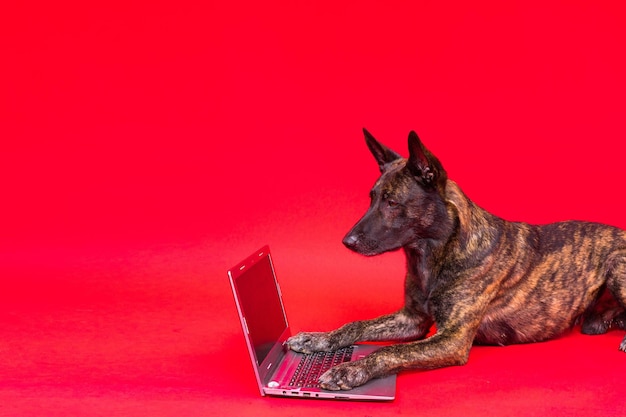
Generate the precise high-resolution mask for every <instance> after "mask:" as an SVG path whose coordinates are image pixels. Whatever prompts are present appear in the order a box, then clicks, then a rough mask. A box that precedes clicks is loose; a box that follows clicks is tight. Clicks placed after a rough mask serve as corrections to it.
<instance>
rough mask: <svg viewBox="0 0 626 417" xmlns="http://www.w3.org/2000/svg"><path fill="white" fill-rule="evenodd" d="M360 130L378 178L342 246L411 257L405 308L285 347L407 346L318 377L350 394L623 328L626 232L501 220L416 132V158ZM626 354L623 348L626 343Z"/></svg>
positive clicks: (412, 139) (412, 143)
mask: <svg viewBox="0 0 626 417" xmlns="http://www.w3.org/2000/svg"><path fill="white" fill-rule="evenodd" d="M363 132H364V134H365V140H366V143H367V146H368V147H369V149H370V151H371V153H372V154H373V155H374V158H375V159H376V161H377V162H378V166H379V168H380V171H381V176H380V178H379V179H378V181H377V182H376V184H375V185H374V187H373V188H372V190H371V191H370V197H371V205H370V207H369V209H368V210H367V212H366V213H365V215H364V216H363V217H362V218H361V219H360V220H359V221H358V222H357V223H356V225H355V226H354V227H353V228H352V229H351V230H350V231H349V232H348V234H347V235H346V236H345V238H344V239H343V243H344V245H345V246H347V247H348V248H349V249H351V250H353V251H355V252H357V253H359V254H362V255H365V256H374V255H379V254H382V253H384V252H389V251H395V250H399V249H402V250H403V251H404V253H405V255H406V261H407V262H406V264H407V273H406V277H405V304H404V307H403V308H402V309H400V310H399V311H397V312H395V313H393V314H389V315H386V316H382V317H379V318H377V319H373V320H366V321H356V322H353V323H348V324H346V325H344V326H343V327H341V328H339V329H337V330H334V331H331V332H327V333H320V332H313V333H309V332H303V333H299V334H297V335H295V336H293V337H291V338H290V339H288V340H287V345H288V347H289V348H290V349H292V350H294V351H297V352H302V353H312V352H318V351H332V350H336V349H339V348H342V347H345V346H349V345H351V344H353V343H357V342H364V341H399V342H403V343H398V344H394V345H389V346H385V347H383V348H381V349H380V350H378V351H376V352H375V353H373V354H371V355H369V356H367V357H365V358H363V359H361V360H358V361H356V362H350V363H344V364H341V365H338V366H336V367H334V368H331V369H330V370H328V371H327V372H326V373H324V374H323V375H322V376H321V377H320V379H319V382H320V386H321V387H322V388H324V389H327V390H349V389H352V388H354V387H357V386H360V385H362V384H364V383H366V382H367V381H368V380H370V379H372V378H378V377H383V376H386V375H390V374H393V373H397V372H399V371H401V370H405V369H416V368H421V369H434V368H440V367H444V366H452V365H463V364H465V363H466V362H467V360H468V357H469V352H470V348H471V347H472V345H473V344H487V345H502V346H503V345H509V344H514V343H529V342H539V341H544V340H547V339H551V338H555V337H557V336H559V335H561V334H563V333H564V332H566V331H568V330H570V329H571V328H573V327H574V326H575V325H577V324H581V325H582V326H581V330H582V332H583V333H586V334H602V333H605V332H607V331H608V330H609V329H613V328H615V329H622V330H626V312H625V310H626V309H625V307H626V232H625V231H623V230H621V229H618V228H616V227H612V226H607V225H603V224H598V223H590V222H579V221H568V222H561V223H553V224H548V225H541V226H536V225H530V224H526V223H517V222H509V221H505V220H503V219H501V218H499V217H496V216H495V215H493V214H490V213H489V212H487V211H485V210H483V209H482V208H480V207H479V206H477V205H476V204H474V203H473V202H472V201H471V200H470V199H469V198H468V197H467V196H466V195H465V194H464V193H463V192H462V191H461V189H460V188H459V187H458V185H457V184H456V183H455V182H453V181H451V180H449V179H448V176H447V173H446V171H445V170H444V168H443V166H442V165H441V163H440V162H439V160H438V159H437V158H436V157H435V156H434V155H433V154H432V153H431V152H430V151H429V150H428V149H426V147H425V146H424V144H423V143H422V141H421V140H420V139H419V137H418V136H417V134H416V133H415V132H413V131H412V132H411V133H410V134H409V138H408V148H409V157H408V159H404V158H403V157H401V156H400V155H399V154H398V153H396V152H395V151H393V150H391V149H389V148H387V147H386V146H385V145H383V144H381V143H380V142H378V141H377V140H376V139H375V138H374V137H373V136H372V135H371V134H370V133H369V132H368V131H367V130H365V129H363ZM433 325H434V326H435V329H436V331H435V332H434V334H432V335H431V336H429V337H426V336H427V335H428V334H429V331H430V329H431V327H432V326H433ZM619 349H620V350H621V351H624V352H626V337H624V340H623V341H622V342H621V344H620V346H619Z"/></svg>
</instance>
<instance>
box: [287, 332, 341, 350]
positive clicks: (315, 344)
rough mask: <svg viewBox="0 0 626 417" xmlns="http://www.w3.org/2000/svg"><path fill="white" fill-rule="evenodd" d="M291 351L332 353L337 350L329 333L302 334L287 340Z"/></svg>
mask: <svg viewBox="0 0 626 417" xmlns="http://www.w3.org/2000/svg"><path fill="white" fill-rule="evenodd" d="M287 346H288V347H289V349H291V350H294V351H296V352H300V353H315V352H330V351H332V350H335V349H334V348H333V346H332V344H331V340H330V335H329V333H323V332H302V333H298V334H297V335H295V336H292V337H290V338H289V339H287Z"/></svg>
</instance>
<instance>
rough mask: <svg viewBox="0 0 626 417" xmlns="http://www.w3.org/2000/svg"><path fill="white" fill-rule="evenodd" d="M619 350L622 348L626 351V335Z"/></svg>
mask: <svg viewBox="0 0 626 417" xmlns="http://www.w3.org/2000/svg"><path fill="white" fill-rule="evenodd" d="M619 350H621V351H622V352H626V336H625V337H624V339H623V340H622V343H620V345H619Z"/></svg>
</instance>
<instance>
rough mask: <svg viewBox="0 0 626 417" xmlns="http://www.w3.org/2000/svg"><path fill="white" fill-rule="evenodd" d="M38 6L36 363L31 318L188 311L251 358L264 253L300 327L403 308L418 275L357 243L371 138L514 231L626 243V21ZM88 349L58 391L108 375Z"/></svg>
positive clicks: (25, 300)
mask: <svg viewBox="0 0 626 417" xmlns="http://www.w3.org/2000/svg"><path fill="white" fill-rule="evenodd" d="M18 3H19V4H11V5H10V6H7V5H3V6H1V7H0V8H1V12H0V39H1V41H0V53H1V55H2V57H3V59H2V60H3V64H2V69H1V70H0V71H1V72H2V77H1V78H0V106H1V107H0V131H1V133H0V135H1V136H2V139H1V140H0V176H1V177H2V178H3V180H2V181H1V182H0V192H1V195H2V201H3V204H2V216H0V273H1V274H2V275H1V278H0V279H1V280H2V284H1V285H2V289H1V290H2V293H1V294H0V297H1V298H2V299H3V300H4V302H5V303H8V304H5V305H9V306H10V307H6V309H7V312H5V313H6V314H5V316H4V317H8V318H5V322H6V323H5V324H6V326H5V330H4V331H5V338H6V340H11V338H15V337H17V338H18V340H19V341H20V342H19V343H21V344H22V345H23V346H31V345H30V344H29V343H30V342H29V341H30V334H31V332H30V330H28V329H29V327H24V326H23V325H22V324H19V323H17V324H16V323H14V322H13V321H11V320H12V319H10V317H13V316H11V315H10V314H9V313H11V312H13V313H15V312H16V311H17V312H20V313H19V314H26V316H27V317H30V316H28V314H31V316H32V317H33V322H37V320H38V317H39V316H37V315H36V313H33V311H35V310H37V309H40V308H43V307H41V306H42V305H45V306H48V307H46V308H48V309H49V310H46V311H47V312H48V313H49V312H57V313H58V311H60V309H63V308H69V310H68V311H69V312H67V313H63V314H66V315H61V316H62V317H63V319H59V320H60V322H63V323H66V322H67V320H70V321H71V317H72V314H74V313H75V312H76V311H78V310H77V308H78V307H77V306H82V307H81V308H82V310H80V311H86V310H85V309H87V311H91V310H90V309H93V308H94V307H93V306H100V307H98V308H101V307H102V306H110V305H114V306H117V307H116V308H118V307H119V308H118V310H115V311H119V314H121V315H123V313H122V311H125V309H126V308H127V306H136V305H138V304H137V303H139V304H140V305H147V306H150V305H153V307H145V308H146V309H148V310H149V311H152V310H159V311H163V309H165V310H167V309H168V308H170V309H177V308H182V307H181V304H185V303H186V301H180V300H178V301H177V299H170V298H168V297H169V296H170V295H171V294H172V293H175V294H182V295H183V296H184V297H183V298H185V299H186V300H188V299H189V298H191V299H195V298H194V297H198V300H200V301H199V302H198V303H199V304H198V305H197V311H196V310H193V313H194V314H200V316H201V317H204V318H205V319H206V321H207V322H211V323H213V324H212V325H211V326H215V327H216V328H219V329H221V330H220V332H221V333H220V334H222V335H225V336H224V337H226V338H227V339H226V340H231V339H230V338H233V339H232V344H233V345H235V346H243V344H242V341H241V340H240V339H239V338H238V336H239V335H238V329H237V328H236V326H237V323H236V318H235V317H234V305H233V304H232V300H231V298H230V297H231V296H230V294H229V293H228V288H227V285H226V277H225V271H226V269H227V268H228V267H229V266H231V265H232V264H234V263H236V262H237V261H239V260H240V259H241V258H243V257H245V256H246V255H248V254H249V253H250V252H251V251H252V250H254V249H256V248H258V247H260V246H261V245H262V244H264V243H270V245H271V246H272V248H273V251H274V252H275V255H276V258H277V268H278V271H279V274H281V276H280V277H279V278H281V280H282V281H283V282H284V287H285V292H286V293H287V296H288V297H291V299H289V298H288V300H287V304H288V310H290V313H291V315H292V320H293V322H294V323H298V324H297V325H295V326H294V327H296V328H298V329H302V328H304V327H307V328H311V327H318V328H331V327H334V326H335V325H338V324H341V322H343V321H344V320H347V319H355V318H359V317H360V316H362V314H365V315H368V314H374V313H376V314H378V312H379V311H380V312H381V313H382V312H386V311H387V310H388V309H389V308H395V306H397V305H398V302H400V301H401V294H400V293H399V291H400V288H401V285H402V282H401V281H402V277H401V274H402V269H403V265H402V259H401V257H400V256H398V255H397V254H396V255H389V256H384V257H381V258H378V259H362V258H359V257H358V256H356V255H353V254H350V253H349V252H348V251H347V250H346V249H344V248H343V247H342V246H341V243H340V241H341V238H342V237H343V234H344V233H345V232H346V231H347V230H348V229H349V228H350V227H351V226H352V224H353V223H354V222H355V221H356V220H357V219H358V217H359V216H360V215H361V214H362V213H363V212H364V211H365V209H366V207H367V205H368V197H367V194H368V190H369V187H370V186H371V185H372V184H373V182H374V180H375V178H376V176H377V167H376V164H375V163H374V161H373V159H372V158H371V156H370V155H369V153H368V151H367V149H366V147H365V145H364V142H363V138H362V133H361V128H362V127H367V128H368V130H369V131H370V132H372V133H373V134H374V136H376V137H377V138H378V139H379V140H381V141H382V142H384V143H386V144H388V145H389V146H391V147H392V148H394V149H396V150H397V151H398V152H400V153H402V154H406V153H407V152H406V138H407V134H408V132H409V131H410V130H411V129H414V130H416V131H417V132H418V134H419V135H420V137H421V138H422V139H423V141H424V142H425V143H426V144H427V146H429V147H430V148H431V150H432V151H433V152H434V153H435V154H436V155H438V156H439V158H440V159H441V161H442V162H443V164H444V166H445V167H446V168H447V170H448V173H449V176H450V177H451V178H452V179H454V180H456V181H457V182H458V183H459V184H460V185H461V187H462V188H463V189H464V190H465V191H466V193H467V194H468V195H469V196H470V197H471V198H473V199H474V201H476V202H477V203H478V204H480V205H481V206H483V207H484V208H486V209H488V210H490V211H492V212H494V213H496V214H498V215H500V216H502V217H505V218H507V219H511V220H524V221H529V222H534V223H545V222H550V221H555V220H565V219H586V220H594V221H601V222H605V223H610V224H613V225H616V226H620V227H626V217H625V216H624V202H625V200H626V199H625V198H624V197H623V195H624V193H623V191H622V188H623V180H624V178H625V176H626V166H625V164H624V163H623V155H624V151H625V149H626V145H625V142H624V136H625V130H626V125H625V124H624V115H625V114H626V101H625V100H624V97H626V81H625V80H626V78H625V77H624V74H625V73H626V59H625V58H624V56H625V54H624V46H625V41H626V30H625V29H624V28H625V25H626V8H625V7H624V6H623V5H622V2H617V1H595V2H582V1H580V2H579V1H575V2H571V1H554V2H546V1H537V2H534V1H531V2H528V1H513V2H480V4H474V2H452V3H449V2H422V1H419V2H393V3H388V4H385V5H382V4H378V3H370V2H362V1H359V2H330V1H329V2H292V1H285V2H270V3H269V4H268V3H267V2H247V3H246V2H202V1H197V2H193V1H192V2H186V1H182V2H180V1H179V2H174V1H150V2H134V1H133V2H104V3H102V2H95V3H94V2H69V1H60V2H18ZM146 253H148V255H146ZM168 268H169V269H168ZM129 271H130V272H129ZM137 271H140V272H137ZM168 271H169V272H168ZM181 271H182V272H181ZM387 275H389V279H388V278H387ZM308 277H312V278H315V279H316V280H319V281H320V282H324V281H328V282H335V283H337V282H338V281H339V283H338V284H336V285H338V288H339V290H338V291H336V292H333V293H332V294H330V295H329V294H328V292H327V291H325V290H313V291H312V292H311V290H306V289H304V288H302V287H301V286H300V284H299V282H300V281H301V280H302V279H303V278H308ZM381 277H384V279H381ZM355 283H358V284H359V285H363V284H365V285H366V288H365V289H362V288H361V289H359V288H358V287H356V288H355V287H354V284H355ZM370 292H371V293H372V294H376V295H378V297H374V299H372V300H370V299H368V298H367V297H365V295H364V294H369V293H370ZM198 294H200V295H198ZM380 294H384V296H380ZM350 297H353V298H350ZM346 299H347V300H351V299H353V300H355V301H346ZM111 303H112V304H111ZM142 303H143V304H142ZM151 303H152V304H151ZM168 303H170V304H168ZM203 303H205V304H203ZM33 306H37V307H36V308H35V307H33ZM68 306H69V307H68ZM207 306H209V307H207ZM205 307H206V308H205ZM32 308H35V310H32ZM142 308H143V307H142ZM96 310H97V308H96ZM346 310H349V311H346ZM361 310H362V311H361ZM37 311H38V310H37ZM63 311H65V310H63ZM142 311H143V310H142ZM177 311H178V310H177ZM183 311H186V310H183ZM312 311H313V313H312ZM13 313H11V314H13ZM48 313H46V314H48ZM7 314H8V315H7ZM15 314H18V313H15ZM37 314H38V313H37ZM50 314H52V313H50ZM58 314H61V313H58ZM190 314H191V312H190ZM114 317H117V316H114ZM139 317H143V315H139ZM216 317H227V319H224V320H225V321H214V320H216V319H215V318H216ZM92 318H93V317H91V316H88V317H87V319H86V320H88V321H91V319H92ZM137 320H139V321H138V323H139V324H138V325H141V323H143V322H142V321H141V319H139V318H138V319H137ZM176 320H179V321H181V322H185V321H186V320H187V314H183V313H181V314H180V317H178V318H177V319H176ZM57 324H58V323H57ZM144 325H145V324H144ZM41 326H43V327H35V329H36V331H35V334H38V333H37V332H42V331H43V330H42V329H43V328H46V329H47V328H48V327H47V325H44V324H42V325H41ZM77 326H78V325H77ZM197 326H198V327H197V334H198V335H205V333H203V331H210V327H211V326H208V327H209V329H206V328H205V327H203V326H206V323H203V322H198V324H197ZM79 327H80V326H79ZM79 327H77V328H76V329H74V328H73V327H71V328H70V330H68V331H67V333H63V334H64V335H65V337H67V338H69V339H70V340H74V339H77V340H83V339H82V337H83V336H84V335H83V334H82V333H81V329H79ZM51 328H52V329H55V325H54V323H53V324H52V325H51ZM51 331H54V330H51ZM146 331H147V330H146ZM213 331H215V330H213ZM129 332H130V331H129ZM131 333H132V332H131ZM55 334H56V333H55ZM16 335H18V336H16ZM55 337H56V336H55ZM120 337H121V336H120ZM204 337H206V339H207V340H205V342H206V344H207V345H209V346H212V347H211V349H214V350H219V349H221V348H222V344H220V343H218V342H216V341H213V342H208V340H209V339H210V340H213V339H212V338H209V337H208V336H206V335H205V336H204ZM122 339H123V338H121V339H120V340H122ZM54 340H57V339H54V338H53V341H51V344H52V346H54V343H55V342H54ZM64 340H65V339H64ZM203 340H204V339H203ZM615 340H617V339H615ZM19 343H18V345H20V344H19ZM157 344H158V343H157ZM68 345H72V343H69V342H68ZM79 345H80V344H79ZM20 346H21V345H20ZM80 346H83V345H80ZM85 346H86V347H85ZM85 346H84V347H85V349H87V350H86V351H85V352H86V353H84V357H85V359H84V363H83V362H80V363H81V364H82V365H77V364H76V363H74V362H73V356H74V354H72V353H67V355H65V356H64V355H63V354H59V355H60V356H59V357H58V358H56V359H55V360H56V362H55V363H57V364H59V365H58V369H55V372H61V374H63V371H62V369H65V368H67V366H70V368H72V366H73V368H72V369H76V373H77V374H80V370H81V369H83V368H81V366H83V367H89V366H92V368H93V367H94V366H96V365H95V364H98V363H99V362H98V359H95V356H96V353H94V352H95V351H93V350H89V349H93V346H91V345H89V344H87V345H85ZM173 346H174V347H172V351H173V352H175V351H176V346H178V345H173ZM33 349H34V350H33V352H32V353H33V355H35V356H36V355H37V354H38V351H37V349H35V348H33ZM59 349H61V348H59ZM68 349H69V348H68ZM102 349H103V350H102V352H100V351H99V350H98V351H97V352H100V353H101V354H102V355H103V356H110V355H113V356H115V354H112V353H111V349H109V350H107V349H105V348H102ZM70 351H71V349H70ZM113 351H115V352H118V351H117V350H115V349H113ZM123 351H124V349H120V350H119V352H118V353H117V355H119V357H118V359H119V361H121V362H123V361H124V359H123V358H124V352H123ZM92 354H93V355H92ZM14 355H18V354H17V353H14ZM237 355H244V357H243V358H242V360H243V361H246V360H247V359H246V358H245V353H244V352H243V350H240V351H238V352H237ZM92 356H94V359H90V358H91V357H92ZM136 356H137V358H141V357H142V355H141V354H140V353H139V351H138V352H137V355H136ZM16 357H17V356H16ZM622 360H623V358H622ZM120 366H121V365H120ZM92 368H89V369H92ZM96 368H97V366H96ZM28 369H29V370H28V371H24V372H27V374H28V375H31V376H32V375H35V374H39V373H40V371H41V368H40V365H38V364H37V363H34V365H32V368H28ZM97 369H99V368H97ZM3 372H4V374H3V375H5V377H7V378H9V377H10V376H11V375H13V376H14V379H16V380H20V379H21V378H22V377H20V376H19V375H21V374H19V372H18V371H17V370H16V369H13V368H10V369H8V370H7V369H5V370H4V371H3ZM12 372H18V374H17V375H18V376H15V375H16V374H13V373H12ZM28 372H30V373H28ZM241 372H242V376H241V378H242V379H243V380H245V381H247V380H248V379H250V378H251V373H250V374H248V372H249V369H248V367H247V364H245V367H244V366H242V370H241ZM52 373H54V372H52ZM68 375H69V374H68ZM71 375H73V374H71ZM9 379H11V378H9ZM96 379H97V378H96ZM201 379H202V378H201V376H198V380H201ZM71 381H73V380H72V378H71V377H70V376H67V381H66V382H67V383H69V384H71ZM98 381H99V380H98ZM232 384H233V385H234V386H236V384H237V381H236V380H233V381H232ZM131 385H132V384H131ZM11 389H13V388H11ZM4 392H5V394H6V396H7V398H8V397H11V398H15V395H14V391H4ZM216 392H217V391H216ZM250 393H251V394H252V395H254V392H253V391H250ZM51 395H52V394H51ZM216 395H218V394H216ZM18 397H19V396H18ZM19 398H22V397H19ZM246 398H248V397H246ZM20 404H21V403H20ZM18 406H20V405H19V404H18V405H16V407H18ZM0 410H1V408H0Z"/></svg>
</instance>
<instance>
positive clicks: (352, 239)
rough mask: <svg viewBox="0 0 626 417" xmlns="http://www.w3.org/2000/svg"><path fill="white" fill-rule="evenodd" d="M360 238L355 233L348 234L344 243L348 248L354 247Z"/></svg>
mask: <svg viewBox="0 0 626 417" xmlns="http://www.w3.org/2000/svg"><path fill="white" fill-rule="evenodd" d="M358 240H359V239H358V238H357V237H356V236H355V235H348V236H346V237H344V238H343V244H344V245H346V246H347V247H348V248H353V247H354V246H356V243H357V242H358Z"/></svg>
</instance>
